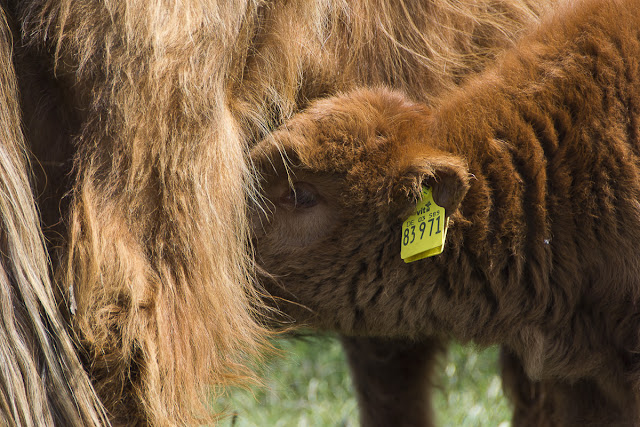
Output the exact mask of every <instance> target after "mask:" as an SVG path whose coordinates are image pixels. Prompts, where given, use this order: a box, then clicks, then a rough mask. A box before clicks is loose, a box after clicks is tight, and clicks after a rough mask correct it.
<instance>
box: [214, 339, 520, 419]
mask: <svg viewBox="0 0 640 427" xmlns="http://www.w3.org/2000/svg"><path fill="white" fill-rule="evenodd" d="M274 344H275V346H276V347H277V348H279V349H280V350H281V356H273V357H270V358H268V359H267V361H266V363H265V364H264V366H263V367H264V372H263V373H262V375H263V380H264V387H254V388H252V389H251V390H232V391H231V392H230V393H229V394H228V395H226V396H223V397H222V398H220V399H218V400H217V401H216V404H215V405H214V407H215V409H216V410H218V411H220V410H226V411H227V413H230V414H233V415H232V416H230V417H228V418H225V419H223V420H222V421H221V422H220V424H219V425H220V426H225V427H227V426H233V427H254V426H255V427H271V426H273V427H305V426H309V427H315V426H321V427H322V426H345V427H346V426H351V427H357V426H358V409H357V404H356V400H355V397H354V395H353V390H352V387H351V379H350V378H349V370H348V367H347V363H346V360H345V356H344V354H343V353H342V349H341V347H340V343H339V341H338V340H337V339H335V338H331V337H305V338H302V339H301V338H297V339H295V338H294V339H280V340H277V341H275V343H274ZM497 360H498V350H497V349H496V348H490V349H487V350H484V351H482V352H478V351H476V350H474V349H473V348H470V347H462V346H459V345H455V344H454V345H451V347H450V349H449V354H448V357H447V359H446V361H445V362H444V363H443V365H442V366H443V369H442V374H441V378H440V381H439V383H438V384H440V388H439V390H438V391H436V393H435V398H434V405H435V409H436V414H437V419H438V424H437V425H439V426H451V427H454V426H455V427H458V426H460V427H475V426H499V427H508V426H509V425H510V423H509V420H510V417H511V411H510V409H509V407H508V405H507V402H506V399H505V398H504V397H503V394H502V387H501V383H500V377H499V376H498V374H497Z"/></svg>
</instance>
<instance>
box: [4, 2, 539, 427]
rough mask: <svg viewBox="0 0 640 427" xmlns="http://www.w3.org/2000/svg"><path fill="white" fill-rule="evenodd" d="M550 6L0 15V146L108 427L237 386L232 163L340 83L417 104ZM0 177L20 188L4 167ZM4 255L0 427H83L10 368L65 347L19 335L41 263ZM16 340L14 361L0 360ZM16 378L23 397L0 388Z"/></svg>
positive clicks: (238, 310)
mask: <svg viewBox="0 0 640 427" xmlns="http://www.w3.org/2000/svg"><path fill="white" fill-rule="evenodd" d="M551 1H552V0H548V1H547V0H545V1H537V0H535V1H534V0H497V1H496V0H480V1H473V2H463V3H460V2H450V1H447V0H439V1H435V2H433V1H416V2H414V1H398V0H358V1H349V2H345V1H343V0H328V1H327V0H300V1H290V2H275V1H264V2H263V1H250V0H233V1H220V0H188V1H180V2H158V1H154V0H4V1H0V6H1V7H2V9H3V11H4V12H5V13H6V14H7V15H8V21H9V24H10V25H9V28H11V30H13V36H14V37H13V41H14V43H13V51H12V53H13V58H12V59H13V63H11V60H10V58H9V56H10V52H11V50H10V49H9V48H10V47H11V41H9V38H8V37H7V40H5V41H3V43H4V44H2V47H3V48H6V52H5V53H6V58H4V59H5V60H6V64H3V65H6V67H8V68H6V70H9V69H11V68H12V66H13V67H15V70H16V73H15V74H16V75H17V79H18V82H17V83H18V86H19V92H20V101H21V113H22V117H20V115H19V114H20V112H19V111H17V110H16V109H17V108H18V105H17V104H18V103H17V102H16V101H17V99H16V91H15V88H14V87H4V81H3V87H2V89H3V92H2V94H3V95H6V96H7V99H6V106H7V107H9V108H10V109H11V111H12V112H13V114H14V115H13V116H11V119H10V120H9V119H7V121H4V120H5V119H4V117H3V118H2V120H3V122H2V126H3V130H6V131H7V132H10V133H12V134H11V135H12V137H15V138H18V137H20V138H21V136H20V135H18V133H19V132H18V129H19V128H18V125H17V123H18V122H20V121H22V123H23V130H24V133H25V137H26V140H27V141H26V142H27V145H28V146H29V147H30V149H31V151H32V153H33V155H34V159H33V174H34V175H35V177H36V180H35V181H36V182H35V187H36V189H35V191H34V192H35V194H37V196H38V205H39V208H40V212H41V213H42V222H43V223H44V229H43V230H44V232H45V236H46V237H47V242H48V243H49V254H50V257H51V260H52V264H53V270H54V272H55V277H56V285H57V286H56V288H55V289H56V291H57V301H58V304H59V306H60V307H62V308H63V310H64V311H65V315H66V316H67V320H68V322H69V324H70V325H71V326H72V328H73V333H74V335H75V337H77V343H78V350H79V354H80V356H81V358H82V359H83V362H84V365H85V368H86V369H87V370H88V371H89V374H90V376H91V379H92V380H93V383H94V386H95V388H96V391H97V392H98V394H99V396H100V398H101V399H102V402H103V403H104V405H105V407H106V409H107V411H108V414H109V417H110V419H111V421H112V422H113V423H115V424H125V425H132V424H150V425H176V424H178V425H193V424H197V423H204V422H207V421H212V419H211V417H210V416H209V413H208V407H207V405H206V402H207V401H208V393H209V392H210V391H212V387H218V386H220V387H223V386H225V385H227V384H232V383H236V382H237V380H238V379H239V377H242V376H244V375H245V374H248V372H247V370H246V368H245V367H244V365H245V362H246V360H247V358H248V357H250V356H251V355H252V354H254V353H255V352H256V350H257V349H259V348H260V343H261V339H262V336H263V334H264V331H263V328H262V327H261V325H260V324H259V322H258V323H256V322H255V321H254V319H253V317H254V316H255V314H256V312H257V311H258V310H259V307H260V303H259V299H258V298H257V297H256V296H255V290H254V288H253V287H252V286H251V285H252V282H253V280H252V276H253V273H252V265H251V260H250V257H249V256H248V253H249V251H248V250H247V247H246V242H247V240H248V239H247V230H248V229H249V227H248V226H247V221H246V217H245V216H246V200H247V199H250V198H253V197H254V196H253V193H254V190H253V188H254V184H253V177H252V171H251V170H249V168H248V167H247V161H246V160H247V153H246V151H247V148H248V147H249V146H251V145H253V144H254V143H255V141H258V140H260V139H262V138H264V137H265V136H266V135H267V134H268V133H269V132H270V131H272V130H273V129H274V128H276V127H277V126H279V125H280V124H281V123H282V122H283V121H284V120H286V119H288V118H289V117H291V116H292V115H293V114H294V113H296V112H298V111H299V110H300V109H301V108H302V107H303V106H305V105H307V104H308V103H309V101H310V100H312V99H314V98H317V97H320V96H326V95H330V94H335V93H336V92H337V91H340V90H347V89H350V88H353V87H355V86H356V85H379V84H385V85H388V86H391V87H395V88H399V89H404V90H407V91H411V92H413V93H416V96H419V98H420V99H421V100H423V101H430V100H432V99H435V98H436V97H437V96H438V93H440V92H442V91H443V90H444V89H445V88H449V87H453V86H454V85H456V84H457V83H459V82H460V81H461V79H462V78H463V77H464V76H465V75H466V74H468V73H470V72H472V71H477V70H479V69H481V68H483V67H484V65H485V64H486V63H488V62H490V61H492V59H493V58H494V57H495V54H496V52H498V51H501V50H503V49H504V48H505V47H507V46H510V45H511V44H512V41H513V40H514V39H515V38H516V37H517V36H518V34H519V33H520V32H521V30H522V28H524V27H527V26H528V25H530V24H532V23H536V22H537V20H538V15H539V13H540V12H541V11H542V10H543V9H545V7H546V6H547V4H548V3H549V2H551ZM3 71H5V70H3ZM418 91H419V93H418ZM14 142H16V144H17V145H16V146H17V147H19V146H20V144H19V143H20V141H19V140H17V139H16V140H15V141H14ZM14 154H19V153H14ZM0 162H2V165H3V166H4V162H6V163H7V164H8V165H9V166H11V165H14V166H16V167H18V168H22V169H21V170H24V165H23V164H22V163H21V160H20V158H19V155H16V156H12V157H2V158H0ZM7 170H9V169H7ZM14 178H16V176H14V175H12V173H10V172H6V171H4V170H3V171H1V172H0V181H2V185H6V186H13V187H15V189H16V191H17V193H16V194H19V195H21V196H22V197H23V198H22V199H15V200H14V199H13V193H9V194H11V197H10V198H9V199H8V200H10V201H11V203H10V204H8V205H6V206H5V210H7V212H5V211H3V212H2V213H3V215H5V217H4V218H11V215H12V212H13V211H12V210H13V209H17V208H16V206H17V205H20V206H21V207H25V208H26V209H32V208H29V207H28V206H30V205H29V203H32V200H31V193H32V192H31V189H30V188H29V186H28V183H27V182H26V178H25V176H21V177H19V178H17V179H14ZM65 196H66V197H65ZM13 213H17V211H15V212H13ZM23 220H24V222H21V221H23ZM14 226H15V227H14ZM23 228H24V230H23ZM5 231H6V232H7V235H8V237H7V239H6V241H4V242H3V244H8V245H12V244H14V243H15V242H20V241H21V239H23V238H25V237H26V236H27V235H28V236H29V239H31V240H28V241H27V240H24V241H23V242H24V243H29V242H31V243H33V244H35V245H36V246H37V245H38V244H39V243H38V241H39V240H38V239H39V238H40V237H39V236H40V233H41V232H40V229H39V228H38V224H37V221H36V219H35V218H32V217H29V218H22V219H19V220H17V221H16V222H11V223H7V229H6V230H5ZM31 243H29V244H31ZM5 247H6V245H5V246H3V249H5ZM35 250H37V247H35V249H34V251H35ZM6 253H7V254H8V255H9V256H8V257H7V259H6V260H4V261H5V263H4V264H3V267H4V272H5V273H7V274H11V268H13V267H17V266H19V265H21V264H22V263H26V264H28V263H30V262H32V261H34V260H35V261H37V262H36V263H35V265H33V266H32V267H31V268H33V270H34V276H33V277H31V278H26V279H25V280H22V279H23V278H20V277H17V276H12V277H13V278H14V279H15V281H14V282H13V283H12V285H13V288H12V289H10V288H5V289H4V290H3V293H2V294H1V295H2V297H3V298H6V301H7V303H10V302H13V304H14V305H13V308H15V309H16V310H17V312H19V314H17V315H14V314H12V313H11V311H10V310H8V309H7V310H5V311H3V313H4V315H5V316H6V317H7V318H8V319H13V320H15V321H17V322H18V324H12V323H11V322H9V323H6V324H5V327H6V328H7V332H8V333H15V332H16V331H18V335H17V336H18V337H20V338H17V339H16V335H15V334H14V336H13V338H11V339H10V340H9V341H7V342H6V343H5V342H4V341H0V344H1V345H3V347H2V348H5V347H4V346H5V345H6V348H7V351H9V350H19V351H20V352H21V353H22V356H23V359H24V360H26V362H25V363H23V364H22V365H20V366H19V367H18V368H19V369H21V371H20V372H18V371H17V370H14V371H13V372H12V373H11V374H10V376H7V377H6V378H3V379H1V381H0V387H3V389H6V390H7V391H6V394H7V396H8V399H9V403H8V404H7V405H5V406H4V407H2V411H3V414H2V415H3V416H5V417H6V418H7V420H8V422H7V423H8V424H11V422H13V423H16V424H23V423H22V421H21V419H20V418H19V416H20V414H19V413H20V412H21V411H22V412H24V413H27V412H33V414H32V415H33V417H34V419H36V420H40V421H41V423H44V424H49V423H48V422H46V421H48V418H44V419H41V418H38V415H37V413H39V412H38V411H40V408H41V407H42V408H45V409H43V411H45V412H46V411H49V412H52V413H56V412H59V413H58V416H54V420H59V421H58V424H61V425H65V426H67V425H74V424H75V425H89V424H99V423H101V422H103V420H102V419H101V418H100V417H99V416H97V415H95V414H92V415H91V414H90V415H91V417H85V416H84V415H78V414H76V412H82V411H85V409H86V411H89V412H88V413H91V411H92V410H93V409H92V408H93V406H96V408H97V409H96V410H95V411H94V412H95V413H96V414H99V413H100V408H99V406H100V405H99V404H98V403H96V402H95V396H93V391H92V390H91V389H90V388H87V387H85V388H82V387H80V386H76V385H74V384H73V383H72V381H71V379H70V377H68V376H66V375H65V374H63V373H60V372H59V371H55V370H53V371H52V372H51V375H52V376H53V377H52V381H53V383H54V384H56V382H57V383H60V384H62V383H64V382H65V381H69V384H67V386H68V387H70V388H75V393H76V397H78V396H79V395H81V394H83V395H84V396H83V397H79V398H78V399H77V402H78V405H82V406H83V407H82V409H80V410H79V411H76V410H75V408H73V407H72V406H73V405H69V403H73V401H74V397H73V396H71V394H69V393H65V392H64V390H63V391H60V390H58V388H57V387H49V384H48V383H47V387H46V389H43V388H42V387H39V388H38V393H35V392H34V393H32V389H31V388H30V387H31V385H32V384H37V381H39V377H38V375H37V374H38V372H40V371H41V370H40V371H39V370H37V369H35V368H33V366H28V363H29V362H33V363H34V366H35V367H36V368H39V367H40V366H41V364H40V359H39V357H40V356H39V355H38V351H40V350H42V351H43V352H45V354H49V355H50V354H53V353H54V352H53V350H55V349H56V347H55V345H57V344H55V343H54V342H45V341H44V340H42V339H41V338H42V337H44V336H46V335H45V334H43V331H47V332H49V333H51V334H53V335H54V336H56V337H59V338H60V339H61V340H62V341H64V340H65V337H64V333H65V332H64V331H63V330H62V329H61V328H60V327H56V326H55V325H54V326H51V328H48V327H47V325H44V326H43V325H40V324H39V323H38V322H39V321H40V319H39V317H38V313H37V310H32V309H29V310H27V311H25V312H24V319H22V318H21V317H20V313H21V312H20V310H21V309H22V305H23V301H22V300H20V297H19V296H18V297H15V298H13V297H12V294H11V292H13V291H14V290H15V291H17V292H18V293H22V294H25V295H26V293H28V292H31V291H33V290H34V289H41V288H43V287H44V288H45V290H44V291H43V292H44V293H41V294H40V297H39V298H40V301H39V302H36V306H37V305H38V304H41V305H43V306H46V305H47V304H48V305H50V306H52V301H51V295H50V294H47V293H46V292H50V288H49V285H48V282H47V279H46V276H47V274H48V271H47V265H46V263H45V262H44V261H43V259H42V256H43V255H42V254H40V255H38V256H36V257H34V258H33V260H32V259H27V258H28V256H27V255H24V254H23V253H22V252H20V253H18V252H12V251H11V250H9V249H7V252H6ZM38 257H39V258H38ZM36 276H38V277H36ZM34 278H36V279H37V280H35V279H34ZM47 299H48V300H47ZM24 303H25V304H28V301H27V300H26V297H25V300H24ZM32 308H33V307H32ZM43 310H44V309H43ZM43 313H45V314H43V315H42V316H43V317H45V318H46V317H47V316H49V317H50V318H52V319H53V318H54V317H52V316H55V313H53V314H52V313H46V310H44V311H43ZM29 322H31V323H32V325H34V327H33V328H29V327H24V329H22V328H23V326H24V325H27V324H28V323H29ZM20 334H24V336H21V335H20ZM75 337H74V338H75ZM27 340H31V341H32V343H33V346H32V347H31V348H20V349H18V348H17V346H18V345H19V343H20V342H22V341H27ZM67 350H68V349H67ZM29 356H31V357H29ZM61 357H62V359H61V360H64V357H67V358H71V359H69V360H72V359H73V355H69V354H67V355H66V356H65V355H64V354H62V355H61ZM76 365H77V364H75V365H74V363H73V362H72V361H71V362H69V364H68V367H69V369H70V370H72V371H73V370H74V369H75V368H74V366H76ZM7 366H14V367H15V365H7ZM76 368H77V366H76ZM20 374H22V375H24V376H25V377H24V379H25V383H26V384H27V385H25V387H24V390H22V389H21V388H20V387H19V385H17V384H18V382H14V381H13V379H15V378H17V377H18V376H19V375H20ZM77 374H78V375H79V376H82V375H84V374H83V373H82V372H78V373H77ZM13 386H15V387H17V388H11V387H13ZM61 387H62V386H61ZM61 390H62V389H61ZM23 391H24V393H23ZM55 399H60V400H61V401H63V402H64V404H63V405H62V406H59V405H56V404H55V402H53V400H55ZM36 401H37V403H36ZM82 402H85V403H86V405H85V404H83V403H82ZM47 408H48V409H47ZM64 412H69V414H68V415H66V416H65V414H64ZM74 417H75V418H74ZM42 420H44V421H42ZM74 420H75V421H74ZM38 422H39V421H35V423H36V424H37V423H38Z"/></svg>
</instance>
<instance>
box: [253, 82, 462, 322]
mask: <svg viewBox="0 0 640 427" xmlns="http://www.w3.org/2000/svg"><path fill="white" fill-rule="evenodd" d="M429 120H430V119H429V111H428V109H427V108H426V107H424V106H422V105H420V104H416V103H413V102H410V101H409V100H407V99H406V98H405V97H404V96H402V95H400V94H398V93H395V92H391V91H389V90H385V89H377V90H359V91H355V92H352V93H349V94H346V95H341V96H337V97H334V98H329V99H325V100H320V101H317V102H315V103H314V104H312V105H311V106H310V108H309V109H308V110H306V111H305V112H303V113H300V114H298V115H297V116H295V117H294V118H293V119H292V120H290V121H289V122H288V123H286V124H285V125H283V127H282V128H281V129H279V130H277V131H276V132H274V133H273V134H272V135H271V136H270V137H269V138H267V139H265V140H264V141H262V142H261V143H260V144H258V145H257V146H256V147H255V148H254V149H253V150H252V153H251V156H252V160H253V163H254V165H255V167H256V169H257V170H258V172H259V174H260V175H261V177H262V181H261V184H262V190H263V192H262V194H263V200H261V202H260V203H259V204H258V206H256V208H255V212H253V218H254V222H253V223H254V238H253V243H254V247H255V251H256V261H257V263H258V265H259V266H260V267H261V268H262V269H263V272H264V273H265V274H264V282H265V285H266V287H267V290H268V291H269V292H270V293H272V294H273V295H274V296H275V297H276V298H275V299H274V300H275V301H280V303H278V306H279V308H281V309H282V310H284V311H285V312H287V313H289V314H291V315H292V316H293V317H295V318H296V319H297V320H299V321H310V322H311V323H314V324H315V325H321V326H324V327H329V328H331V329H336V330H339V331H341V332H346V333H349V332H354V331H355V330H357V329H360V330H362V329H363V328H366V327H371V326H372V325H371V322H372V320H373V319H374V318H375V317H376V316H377V314H376V313H377V312H378V311H381V310H382V308H380V309H379V310H378V309H376V308H375V306H376V303H378V302H381V296H382V299H384V298H391V293H392V291H393V287H397V286H402V285H403V283H405V282H407V281H409V280H412V279H413V277H412V276H413V275H414V274H415V271H413V269H412V268H411V267H410V266H407V265H405V264H404V263H403V262H402V260H401V259H400V235H401V232H400V230H401V227H402V222H403V221H404V220H405V219H406V218H407V217H408V216H409V215H410V214H411V213H412V210H413V209H415V206H416V202H417V199H418V198H419V197H421V190H422V186H431V187H432V189H433V196H434V201H435V202H436V203H437V204H438V205H440V206H442V207H444V208H445V210H446V215H447V216H451V215H455V212H456V210H457V208H458V206H459V204H460V202H461V201H462V199H463V197H464V195H465V194H466V191H467V188H468V175H469V174H468V171H467V168H466V165H465V161H464V159H463V158H461V157H459V156H456V155H453V154H450V153H449V152H448V151H447V150H446V149H445V145H446V144H440V143H438V144H436V143H431V142H430V139H431V136H430V131H429V129H430V128H429ZM426 262H429V261H426ZM389 304H391V302H388V303H387V304H386V305H387V306H386V307H385V309H386V310H389V309H390V307H389ZM367 317H370V318H371V319H370V320H369V321H368V322H367V321H366V318H367ZM374 323H375V322H374Z"/></svg>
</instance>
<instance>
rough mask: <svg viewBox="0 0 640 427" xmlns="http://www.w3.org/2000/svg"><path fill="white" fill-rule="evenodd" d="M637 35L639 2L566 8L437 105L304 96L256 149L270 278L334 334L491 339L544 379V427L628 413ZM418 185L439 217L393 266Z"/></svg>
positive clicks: (262, 248) (386, 95)
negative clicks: (413, 257)
mask: <svg viewBox="0 0 640 427" xmlns="http://www.w3.org/2000/svg"><path fill="white" fill-rule="evenodd" d="M639 28H640V2H639V1H638V0H624V1H615V2H614V1H612V2H599V1H585V2H576V3H575V4H573V7H571V8H569V7H565V8H563V9H562V10H561V11H560V12H558V13H557V14H556V15H554V16H553V17H550V18H549V19H548V20H547V21H546V22H545V24H544V25H542V26H541V28H540V29H538V30H537V31H536V32H534V33H533V34H532V35H531V36H530V37H527V38H525V39H524V40H522V41H521V42H520V43H519V44H518V46H517V47H516V48H515V49H513V50H512V51H510V52H509V53H508V54H506V55H505V56H504V57H503V58H502V59H501V60H500V61H499V62H498V64H497V65H496V66H495V67H492V68H491V69H490V70H488V71H487V72H486V73H483V74H482V75H481V76H480V77H478V78H477V79H473V80H471V81H470V82H469V83H468V84H465V85H464V86H463V87H462V89H461V90H459V91H455V92H453V93H452V94H451V95H450V96H448V97H445V100H444V101H443V102H442V103H441V104H439V105H438V106H437V107H436V108H435V109H434V110H431V111H430V110H429V109H428V108H426V107H425V106H423V105H420V104H415V103H412V102H410V101H408V100H407V99H406V98H405V97H403V96H402V95H399V94H397V93H391V92H389V91H385V90H381V91H377V92H376V91H356V92H354V93H351V94H347V95H345V96H341V97H338V98H332V99H328V100H323V101H319V102H317V103H315V104H313V106H312V107H310V109H309V110H308V112H305V113H302V114H300V115H299V116H298V117H296V118H294V119H293V120H291V121H290V122H289V123H288V124H287V125H286V126H285V127H284V129H282V130H281V131H278V132H276V133H275V134H274V138H275V139H274V140H275V144H274V140H271V139H267V140H265V141H264V143H263V144H261V145H259V146H258V147H256V149H255V159H256V161H257V162H258V164H259V165H260V166H261V169H262V170H263V171H264V172H265V173H266V174H267V175H266V178H267V184H266V194H267V196H268V197H269V200H271V202H272V203H273V205H272V206H273V210H272V211H271V212H269V211H268V210H267V213H266V215H267V223H266V225H265V230H264V231H260V230H258V232H257V249H258V254H259V257H260V258H259V259H260V261H261V262H262V263H263V264H264V266H265V267H266V269H267V271H269V272H271V273H273V274H274V278H275V279H276V280H279V281H280V282H281V283H285V284H286V285H287V286H286V287H284V288H283V287H282V286H279V285H278V284H277V283H276V284H275V285H273V286H270V290H272V291H273V292H274V293H276V294H278V295H280V296H283V297H285V298H288V299H293V300H294V302H295V303H296V304H291V306H290V307H287V311H289V312H291V313H292V314H294V315H295V317H297V318H299V319H305V318H306V319H308V320H309V321H310V322H312V323H315V324H318V325H322V326H324V327H329V328H332V329H335V330H338V331H342V332H346V333H351V334H375V335H378V336H379V335H383V336H388V337H396V338H397V337H409V338H416V339H422V338H421V337H424V336H430V335H431V334H442V335H450V336H453V337H455V338H457V339H460V340H462V341H469V340H473V341H475V342H477V343H479V344H480V345H489V344H495V343H500V344H504V345H505V346H507V347H508V348H509V349H510V350H511V351H512V353H513V355H514V356H515V357H517V359H518V360H519V361H520V363H522V366H523V367H524V372H525V373H526V375H527V376H528V377H529V378H532V379H539V380H543V385H544V386H549V388H548V390H549V391H552V393H551V394H552V396H550V399H549V400H548V401H546V402H542V403H543V404H544V405H547V410H548V411H549V413H547V416H548V419H547V420H546V421H545V422H544V423H541V425H551V424H553V423H557V425H563V426H564V425H637V423H638V421H639V420H640V407H639V406H638V399H639V397H640V393H639V392H638V389H639V388H638V387H639V382H638V381H639V380H638V378H640V368H639V366H638V360H637V359H638V358H637V354H638V351H639V350H640V336H639V335H638V329H639V326H640V324H639V322H638V318H639V314H640V313H639V311H638V304H639V303H640V281H639V277H640V259H639V258H638V255H637V250H636V246H637V242H638V239H640V203H639V200H640V166H639V165H640V157H639V156H640V137H639V135H640V124H639V123H640V61H639V58H640V31H639ZM282 153H285V154H286V156H283V154H282ZM283 157H284V158H286V159H288V160H287V161H286V162H283V161H282V158H283ZM274 165H275V172H274V169H273V167H274ZM286 165H289V168H290V171H291V174H290V175H287V174H286V173H285V170H286ZM289 180H292V181H293V182H294V186H293V189H294V190H295V191H296V192H295V193H292V192H291V190H290V188H289ZM423 184H428V185H430V186H432V187H433V192H434V199H435V201H436V202H438V204H439V205H441V206H443V207H444V208H445V209H446V212H447V215H448V216H450V218H451V220H452V223H451V225H450V228H449V233H448V237H447V244H446V248H445V251H444V253H442V254H441V255H438V256H436V257H433V258H428V259H426V260H421V261H418V262H415V263H412V264H404V263H403V261H402V260H401V259H400V257H399V251H400V240H401V225H402V220H403V219H404V218H406V217H407V216H408V214H409V213H410V211H411V209H412V208H413V207H414V206H415V205H413V201H414V200H415V199H416V198H417V197H419V194H420V188H421V186H422V185H423ZM407 195H408V196H409V199H411V200H412V202H409V201H408V200H407V197H406V196H407ZM412 205H413V206H412ZM285 230H286V231H285ZM305 307H306V308H305Z"/></svg>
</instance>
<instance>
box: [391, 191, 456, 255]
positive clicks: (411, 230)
mask: <svg viewBox="0 0 640 427" xmlns="http://www.w3.org/2000/svg"><path fill="white" fill-rule="evenodd" d="M448 225H449V218H445V216H444V208H442V207H440V206H438V205H436V202H434V201H433V195H432V194H431V188H430V187H422V200H419V201H418V205H417V206H416V211H415V213H414V214H413V215H411V216H410V217H409V218H408V219H407V220H406V221H405V222H404V223H403V224H402V239H401V244H402V247H401V249H400V256H401V257H402V259H403V260H404V262H407V263H408V262H413V261H417V260H419V259H422V258H426V257H430V256H434V255H438V254H440V253H442V250H443V249H444V240H445V238H446V237H447V227H448Z"/></svg>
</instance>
